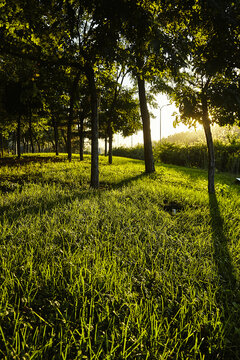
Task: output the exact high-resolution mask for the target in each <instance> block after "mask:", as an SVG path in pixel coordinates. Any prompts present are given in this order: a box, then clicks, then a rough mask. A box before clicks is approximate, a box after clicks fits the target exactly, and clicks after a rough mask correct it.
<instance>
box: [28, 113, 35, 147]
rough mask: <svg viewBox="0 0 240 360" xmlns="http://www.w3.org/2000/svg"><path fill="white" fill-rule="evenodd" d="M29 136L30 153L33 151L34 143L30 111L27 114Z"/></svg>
mask: <svg viewBox="0 0 240 360" xmlns="http://www.w3.org/2000/svg"><path fill="white" fill-rule="evenodd" d="M29 138H30V144H31V150H32V153H34V145H33V133H32V112H31V111H30V114H29Z"/></svg>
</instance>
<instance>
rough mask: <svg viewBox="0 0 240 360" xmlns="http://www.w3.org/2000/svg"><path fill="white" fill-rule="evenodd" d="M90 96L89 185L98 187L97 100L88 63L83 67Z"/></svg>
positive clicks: (91, 69)
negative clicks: (90, 142) (90, 141)
mask: <svg viewBox="0 0 240 360" xmlns="http://www.w3.org/2000/svg"><path fill="white" fill-rule="evenodd" d="M85 74H86V76H87V79H88V84H89V90H90V96H91V123H92V144H91V187H92V188H94V189H98V188H99V172H98V101H97V89H96V84H95V76H94V70H93V68H92V67H91V66H90V65H89V64H88V65H87V66H86V68H85Z"/></svg>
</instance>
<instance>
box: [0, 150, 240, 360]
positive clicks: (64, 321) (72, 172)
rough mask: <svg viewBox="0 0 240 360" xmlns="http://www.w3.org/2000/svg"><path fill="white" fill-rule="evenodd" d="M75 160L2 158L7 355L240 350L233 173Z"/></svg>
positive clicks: (237, 194) (237, 200)
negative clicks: (147, 170) (212, 184)
mask: <svg viewBox="0 0 240 360" xmlns="http://www.w3.org/2000/svg"><path fill="white" fill-rule="evenodd" d="M65 158H66V157H63V156H62V157H60V158H59V159H57V158H54V157H49V156H47V155H45V156H35V157H32V158H29V157H25V158H23V159H22V160H21V165H19V163H18V161H13V159H12V160H9V161H7V162H6V161H5V162H2V163H1V162H0V180H1V182H0V193H1V197H0V222H1V224H0V269H1V270H0V284H1V290H0V291H1V293H0V314H1V315H0V359H21V360H22V359H26V360H27V359H51V360H52V359H55V360H60V359H62V360H64V359H69V360H72V359H96V360H97V359H104V360H105V359H106V360H107V359H109V360H110V359H133V360H135V359H136V360H137V359H149V360H154V359H156V360H163V359H173V360H175V359H182V360H187V359H205V360H209V359H229V360H230V359H231V360H234V359H240V292H239V280H240V279H239V277H240V186H237V185H234V177H233V176H231V175H227V174H217V176H216V189H217V191H216V196H211V197H209V195H208V193H207V173H206V172H205V171H202V170H197V169H191V170H190V169H186V168H181V167H176V166H165V165H157V166H156V174H153V175H145V174H144V164H143V162H142V161H137V160H130V159H125V158H116V157H115V158H114V160H113V161H114V164H113V165H111V166H109V165H108V164H107V159H106V158H104V157H100V182H101V186H100V189H99V190H92V189H90V188H89V177H90V157H87V156H86V157H85V160H84V162H82V163H80V162H79V160H78V157H73V161H72V162H71V163H68V162H67V161H66V160H65ZM173 209H175V210H173Z"/></svg>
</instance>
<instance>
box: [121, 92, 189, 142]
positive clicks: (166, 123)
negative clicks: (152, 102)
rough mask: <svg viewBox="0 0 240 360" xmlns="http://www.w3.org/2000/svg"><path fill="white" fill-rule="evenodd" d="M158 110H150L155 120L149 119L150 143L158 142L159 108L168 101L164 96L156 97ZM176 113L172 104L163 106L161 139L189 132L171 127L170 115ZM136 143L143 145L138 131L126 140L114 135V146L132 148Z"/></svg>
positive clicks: (140, 133)
mask: <svg viewBox="0 0 240 360" xmlns="http://www.w3.org/2000/svg"><path fill="white" fill-rule="evenodd" d="M156 100H157V103H158V105H159V106H158V108H157V109H151V112H152V113H153V114H154V116H155V118H151V134H152V141H159V139H160V107H162V106H163V105H166V104H169V100H168V98H167V96H166V95H158V96H157V98H156ZM175 111H177V108H176V107H175V105H174V104H171V105H169V106H164V107H163V108H162V110H161V113H162V138H164V137H167V136H169V135H172V134H174V133H177V132H182V131H187V130H189V129H188V127H187V126H184V125H182V124H181V125H178V126H177V127H176V128H174V127H173V121H174V119H175V117H174V116H172V114H173V113H174V112H175ZM138 143H143V134H142V131H139V132H138V133H137V134H136V135H133V136H130V137H128V138H125V139H124V138H123V137H121V136H120V135H115V137H114V146H120V145H126V146H134V145H137V144H138Z"/></svg>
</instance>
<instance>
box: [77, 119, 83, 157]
mask: <svg viewBox="0 0 240 360" xmlns="http://www.w3.org/2000/svg"><path fill="white" fill-rule="evenodd" d="M79 120H80V121H79V124H78V134H79V155H80V161H83V150H84V133H83V121H84V116H83V115H82V114H80V116H79Z"/></svg>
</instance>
